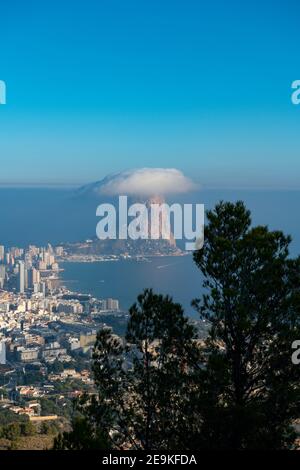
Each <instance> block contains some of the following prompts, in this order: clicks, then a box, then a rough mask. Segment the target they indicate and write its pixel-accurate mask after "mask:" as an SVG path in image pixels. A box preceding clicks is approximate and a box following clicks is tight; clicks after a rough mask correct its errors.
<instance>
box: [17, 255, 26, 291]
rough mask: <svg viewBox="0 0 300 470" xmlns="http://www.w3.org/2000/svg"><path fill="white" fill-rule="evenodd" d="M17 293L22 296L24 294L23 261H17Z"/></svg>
mask: <svg viewBox="0 0 300 470" xmlns="http://www.w3.org/2000/svg"><path fill="white" fill-rule="evenodd" d="M18 287H19V292H20V294H24V292H25V263H24V261H19V286H18Z"/></svg>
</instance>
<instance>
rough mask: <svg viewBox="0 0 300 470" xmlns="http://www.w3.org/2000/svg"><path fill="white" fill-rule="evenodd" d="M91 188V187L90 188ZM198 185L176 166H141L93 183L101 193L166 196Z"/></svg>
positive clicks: (96, 191) (193, 188) (95, 188)
mask: <svg viewBox="0 0 300 470" xmlns="http://www.w3.org/2000/svg"><path fill="white" fill-rule="evenodd" d="M90 189H91V188H90ZM195 189H197V185H196V184H195V183H194V182H193V181H192V180H191V179H190V178H188V177H186V176H185V175H184V174H183V173H182V172H181V171H179V170H177V169H175V168H139V169H134V170H128V171H123V172H121V173H117V174H114V175H109V176H107V177H106V178H104V179H103V180H102V181H100V182H98V183H94V184H93V192H95V193H98V194H99V195H100V194H101V195H107V196H117V195H128V196H153V195H160V196H166V195H169V194H179V193H186V192H189V191H193V190H195Z"/></svg>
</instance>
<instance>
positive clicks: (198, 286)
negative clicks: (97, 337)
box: [0, 187, 300, 317]
mask: <svg viewBox="0 0 300 470" xmlns="http://www.w3.org/2000/svg"><path fill="white" fill-rule="evenodd" d="M220 200H224V201H237V200H242V201H244V202H245V204H246V206H247V207H248V208H249V209H250V210H251V213H252V222H253V224H254V225H257V224H261V225H268V226H269V227H270V229H276V230H283V231H284V232H285V233H287V234H290V235H291V236H292V239H293V241H292V244H291V255H292V256H297V255H298V254H300V211H299V207H300V191H296V190H295V191H287V190H286V191H285V190H281V191H274V190H264V191H263V190H247V191H246V190H203V191H200V192H198V193H195V194H192V195H188V196H185V197H184V198H181V200H180V201H178V202H182V203H187V202H194V203H195V202H197V203H203V204H204V205H205V207H206V209H210V208H212V207H213V206H214V205H215V204H216V203H217V202H218V201H220ZM100 202H101V201H99V200H95V198H93V197H84V196H80V195H78V192H77V191H76V190H74V189H73V188H49V187H47V188H45V187H43V188H40V187H35V188H32V187H31V188H24V187H23V188H20V187H17V188H7V187H1V188H0V245H5V246H6V247H12V246H20V247H26V246H28V245H29V244H35V245H38V246H45V245H46V244H47V243H51V244H53V245H56V244H59V243H62V242H68V241H81V240H85V239H87V238H92V237H94V236H95V230H96V224H97V221H98V219H97V217H96V208H97V206H98V204H99V203H100ZM170 202H174V201H170ZM62 268H63V269H64V270H63V272H62V274H61V276H62V280H63V282H64V284H65V285H66V286H67V287H69V288H70V289H71V290H74V291H77V292H83V293H89V294H92V295H93V296H95V297H100V298H107V297H113V298H116V299H119V301H120V305H121V308H122V309H124V310H126V309H128V308H129V307H130V306H131V305H132V304H133V303H134V301H135V300H136V297H137V295H138V294H139V293H141V292H142V291H143V289H145V288H153V289H154V290H155V291H156V292H160V293H163V294H169V295H171V296H172V297H173V298H174V300H175V301H177V302H180V303H181V304H182V305H183V306H184V308H185V311H186V313H187V314H188V315H189V316H192V317H194V316H196V315H197V314H196V312H195V311H194V310H193V308H192V307H191V301H192V300H193V299H194V298H197V297H199V296H201V292H202V278H201V274H200V272H199V270H198V268H197V267H196V266H195V264H194V262H193V258H192V256H191V255H188V256H181V257H158V258H152V259H150V260H147V261H144V262H143V261H141V262H137V261H132V260H128V261H126V260H122V261H110V262H109V261H106V262H95V263H69V262H65V263H63V264H62Z"/></svg>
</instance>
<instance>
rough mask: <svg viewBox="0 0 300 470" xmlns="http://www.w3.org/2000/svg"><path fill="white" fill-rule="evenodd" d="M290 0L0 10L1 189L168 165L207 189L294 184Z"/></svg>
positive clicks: (299, 119) (109, 1)
mask: <svg viewBox="0 0 300 470" xmlns="http://www.w3.org/2000/svg"><path fill="white" fill-rule="evenodd" d="M299 13H300V8H299V5H298V2H297V1H296V0H294V1H293V0H291V1H287V2H282V1H276V0H273V1H251V2H250V1H245V2H241V1H233V0H228V1H226V2H225V1H222V2H221V1H219V0H217V1H215V2H208V1H207V2H204V1H200V0H198V1H196V0H194V1H192V0H185V1H183V0H181V1H178V0H172V1H169V0H159V1H158V0H151V1H150V0H126V1H125V0H97V1H96V0H86V1H85V2H83V1H80V0H78V1H66V0H64V1H57V0H52V1H51V2H50V1H48V0H46V1H44V2H40V1H21V0H19V1H16V0H12V1H10V2H6V4H5V5H3V4H1V5H0V18H1V19H0V79H2V80H5V82H6V84H7V105H6V106H0V162H1V167H0V168H1V169H0V183H22V184H23V183H27V184H31V183H35V184H37V183H42V184H47V183H68V184H81V183H86V182H89V181H93V180H99V179H101V178H102V177H104V176H105V175H106V174H107V173H111V172H118V171H122V170H124V169H127V168H134V167H145V166H151V167H157V166H159V167H176V168H178V169H180V170H182V171H184V172H185V173H186V174H187V175H188V176H192V177H194V179H196V180H197V181H199V182H200V183H201V184H203V186H206V187H239V188H243V187H247V188H249V187H254V188H255V187H263V188H264V187H265V188H269V187H272V188H300V179H299V170H300V158H299V150H300V138H299V135H300V134H299V129H300V106H299V107H297V106H293V105H292V104H291V99H290V95H291V88H290V87H291V83H292V81H293V80H296V79H300V61H299V44H300V28H299Z"/></svg>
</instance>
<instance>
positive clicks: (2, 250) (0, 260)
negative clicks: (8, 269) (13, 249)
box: [0, 245, 5, 262]
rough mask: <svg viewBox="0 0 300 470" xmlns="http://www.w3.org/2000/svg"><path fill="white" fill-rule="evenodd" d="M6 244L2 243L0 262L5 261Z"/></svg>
mask: <svg viewBox="0 0 300 470" xmlns="http://www.w3.org/2000/svg"><path fill="white" fill-rule="evenodd" d="M4 252H5V250H4V246H3V245H0V262H2V261H4Z"/></svg>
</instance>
